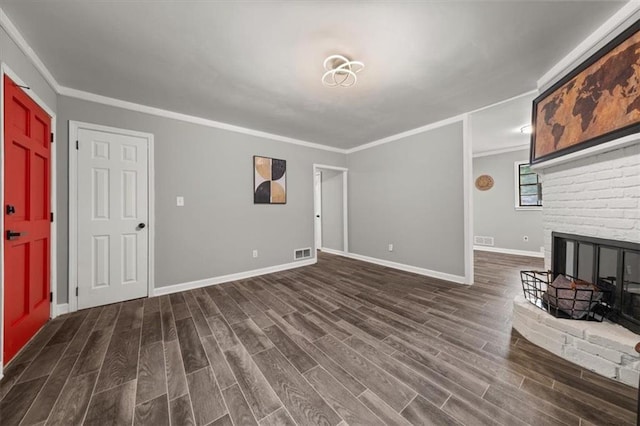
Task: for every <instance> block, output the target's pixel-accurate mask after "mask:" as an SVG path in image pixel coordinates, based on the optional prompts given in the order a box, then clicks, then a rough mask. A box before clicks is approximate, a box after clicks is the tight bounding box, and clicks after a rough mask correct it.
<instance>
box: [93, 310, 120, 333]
mask: <svg viewBox="0 0 640 426" xmlns="http://www.w3.org/2000/svg"><path fill="white" fill-rule="evenodd" d="M121 308H122V303H115V304H113V305H107V306H105V307H104V308H103V309H102V312H100V316H99V317H98V321H97V322H96V325H95V326H94V329H95V330H100V329H102V328H111V327H115V325H116V320H117V319H118V315H119V314H120V309H121Z"/></svg>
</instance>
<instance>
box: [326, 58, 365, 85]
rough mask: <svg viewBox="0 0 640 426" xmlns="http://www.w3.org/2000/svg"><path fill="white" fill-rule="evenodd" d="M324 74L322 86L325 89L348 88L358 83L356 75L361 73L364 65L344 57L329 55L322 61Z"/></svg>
mask: <svg viewBox="0 0 640 426" xmlns="http://www.w3.org/2000/svg"><path fill="white" fill-rule="evenodd" d="M323 66H324V69H325V71H326V72H325V73H324V74H323V75H322V84H324V85H325V86H327V87H350V86H353V85H354V84H356V82H357V81H358V77H357V76H356V74H357V73H359V72H360V71H362V69H363V68H364V64H363V63H362V62H359V61H352V60H350V59H349V58H347V57H346V56H342V55H331V56H329V57H328V58H327V59H325V60H324V64H323Z"/></svg>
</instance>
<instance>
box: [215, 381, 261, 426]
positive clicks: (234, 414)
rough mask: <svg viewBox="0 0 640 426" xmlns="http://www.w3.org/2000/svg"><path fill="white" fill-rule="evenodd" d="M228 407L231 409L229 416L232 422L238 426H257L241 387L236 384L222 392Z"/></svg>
mask: <svg viewBox="0 0 640 426" xmlns="http://www.w3.org/2000/svg"><path fill="white" fill-rule="evenodd" d="M222 396H223V397H224V400H225V402H226V403H227V407H228V408H229V415H230V416H231V420H232V421H233V423H234V424H236V425H243V426H245V425H246V426H251V425H256V426H257V424H258V423H256V419H255V417H254V416H253V413H252V412H251V409H250V408H249V404H247V400H246V399H245V398H244V395H242V392H241V391H240V387H239V386H238V385H237V384H236V385H233V386H230V387H228V388H226V389H224V390H223V391H222Z"/></svg>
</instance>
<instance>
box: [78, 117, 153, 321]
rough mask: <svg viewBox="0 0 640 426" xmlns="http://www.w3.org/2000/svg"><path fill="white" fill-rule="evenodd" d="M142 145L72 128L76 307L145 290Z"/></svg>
mask: <svg viewBox="0 0 640 426" xmlns="http://www.w3.org/2000/svg"><path fill="white" fill-rule="evenodd" d="M148 155H149V152H148V145H147V140H146V139H145V138H142V137H137V136H132V135H124V134H119V133H111V132H107V131H97V130H88V129H79V130H78V166H77V170H78V172H77V188H78V200H77V204H76V206H77V224H78V232H77V238H78V241H77V247H78V250H77V253H78V259H77V268H78V270H77V277H78V289H77V294H78V308H79V309H83V308H89V307H92V306H99V305H106V304H109V303H115V302H121V301H123V300H130V299H136V298H139V297H144V296H147V294H148V290H147V288H148V278H149V277H148V262H149V238H148V235H149V232H148V227H147V224H148V217H149V208H148V191H149V187H148V181H149V176H148Z"/></svg>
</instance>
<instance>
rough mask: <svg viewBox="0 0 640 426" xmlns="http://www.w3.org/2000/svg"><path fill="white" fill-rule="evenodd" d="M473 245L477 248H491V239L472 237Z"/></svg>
mask: <svg viewBox="0 0 640 426" xmlns="http://www.w3.org/2000/svg"><path fill="white" fill-rule="evenodd" d="M473 244H475V245H478V246H493V237H481V236H479V235H476V236H475V237H473Z"/></svg>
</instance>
